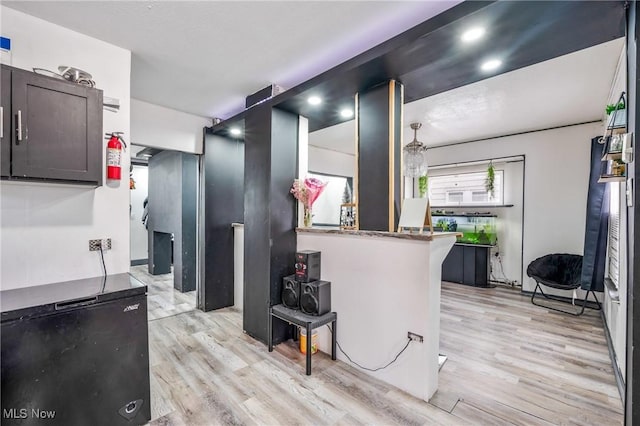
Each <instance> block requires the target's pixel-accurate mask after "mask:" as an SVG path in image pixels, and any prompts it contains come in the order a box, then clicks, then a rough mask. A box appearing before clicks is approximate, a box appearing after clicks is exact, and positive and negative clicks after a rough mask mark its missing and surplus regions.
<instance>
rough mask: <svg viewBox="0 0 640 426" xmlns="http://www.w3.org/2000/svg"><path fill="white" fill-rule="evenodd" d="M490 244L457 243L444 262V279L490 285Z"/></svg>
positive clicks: (472, 284)
mask: <svg viewBox="0 0 640 426" xmlns="http://www.w3.org/2000/svg"><path fill="white" fill-rule="evenodd" d="M491 247H492V246H490V245H480V244H461V243H456V244H454V245H453V247H452V248H451V251H450V252H449V254H448V255H447V257H446V258H445V259H444V262H443V263H442V280H443V281H450V282H454V283H459V284H466V285H471V286H475V287H490V283H489V273H490V269H489V268H490V266H489V262H490V256H491Z"/></svg>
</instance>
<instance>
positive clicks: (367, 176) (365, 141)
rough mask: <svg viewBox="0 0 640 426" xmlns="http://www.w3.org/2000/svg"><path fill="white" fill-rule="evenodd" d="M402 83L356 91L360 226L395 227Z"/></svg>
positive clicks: (399, 180) (398, 194)
mask: <svg viewBox="0 0 640 426" xmlns="http://www.w3.org/2000/svg"><path fill="white" fill-rule="evenodd" d="M401 111H402V85H400V84H399V83H397V82H395V81H390V82H388V83H385V84H383V85H380V86H378V87H375V88H372V89H369V90H366V91H362V92H360V93H359V94H358V117H357V127H358V164H357V166H358V167H357V171H356V172H357V174H358V180H357V185H358V187H357V198H358V214H359V216H360V219H359V225H360V229H362V230H367V231H389V232H393V231H395V230H396V229H397V226H398V219H399V212H400V203H401V200H402V198H401V197H402V194H401V192H402V190H401V186H402V185H401V170H400V166H401V162H400V157H401V152H400V150H401V140H400V139H401V137H400V135H401V129H402V121H401V118H402V117H401V113H402V112H401Z"/></svg>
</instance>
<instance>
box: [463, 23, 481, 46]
mask: <svg viewBox="0 0 640 426" xmlns="http://www.w3.org/2000/svg"><path fill="white" fill-rule="evenodd" d="M484 33H485V30H484V28H482V27H476V28H471V29H470V30H467V31H465V32H464V33H462V37H460V38H461V39H462V41H464V42H465V43H469V42H472V41H476V40H478V39H481V38H482V36H484Z"/></svg>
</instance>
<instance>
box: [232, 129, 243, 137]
mask: <svg viewBox="0 0 640 426" xmlns="http://www.w3.org/2000/svg"><path fill="white" fill-rule="evenodd" d="M229 132H231V134H232V135H233V136H240V135H241V134H242V131H241V130H240V129H238V128H237V127H232V128H231V129H229Z"/></svg>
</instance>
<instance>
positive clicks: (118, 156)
mask: <svg viewBox="0 0 640 426" xmlns="http://www.w3.org/2000/svg"><path fill="white" fill-rule="evenodd" d="M106 135H107V137H108V138H109V142H108V143H107V179H112V180H120V178H121V170H122V167H121V163H122V151H123V150H124V149H125V148H126V147H127V144H126V143H125V142H124V139H122V136H121V135H122V132H113V133H106Z"/></svg>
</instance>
